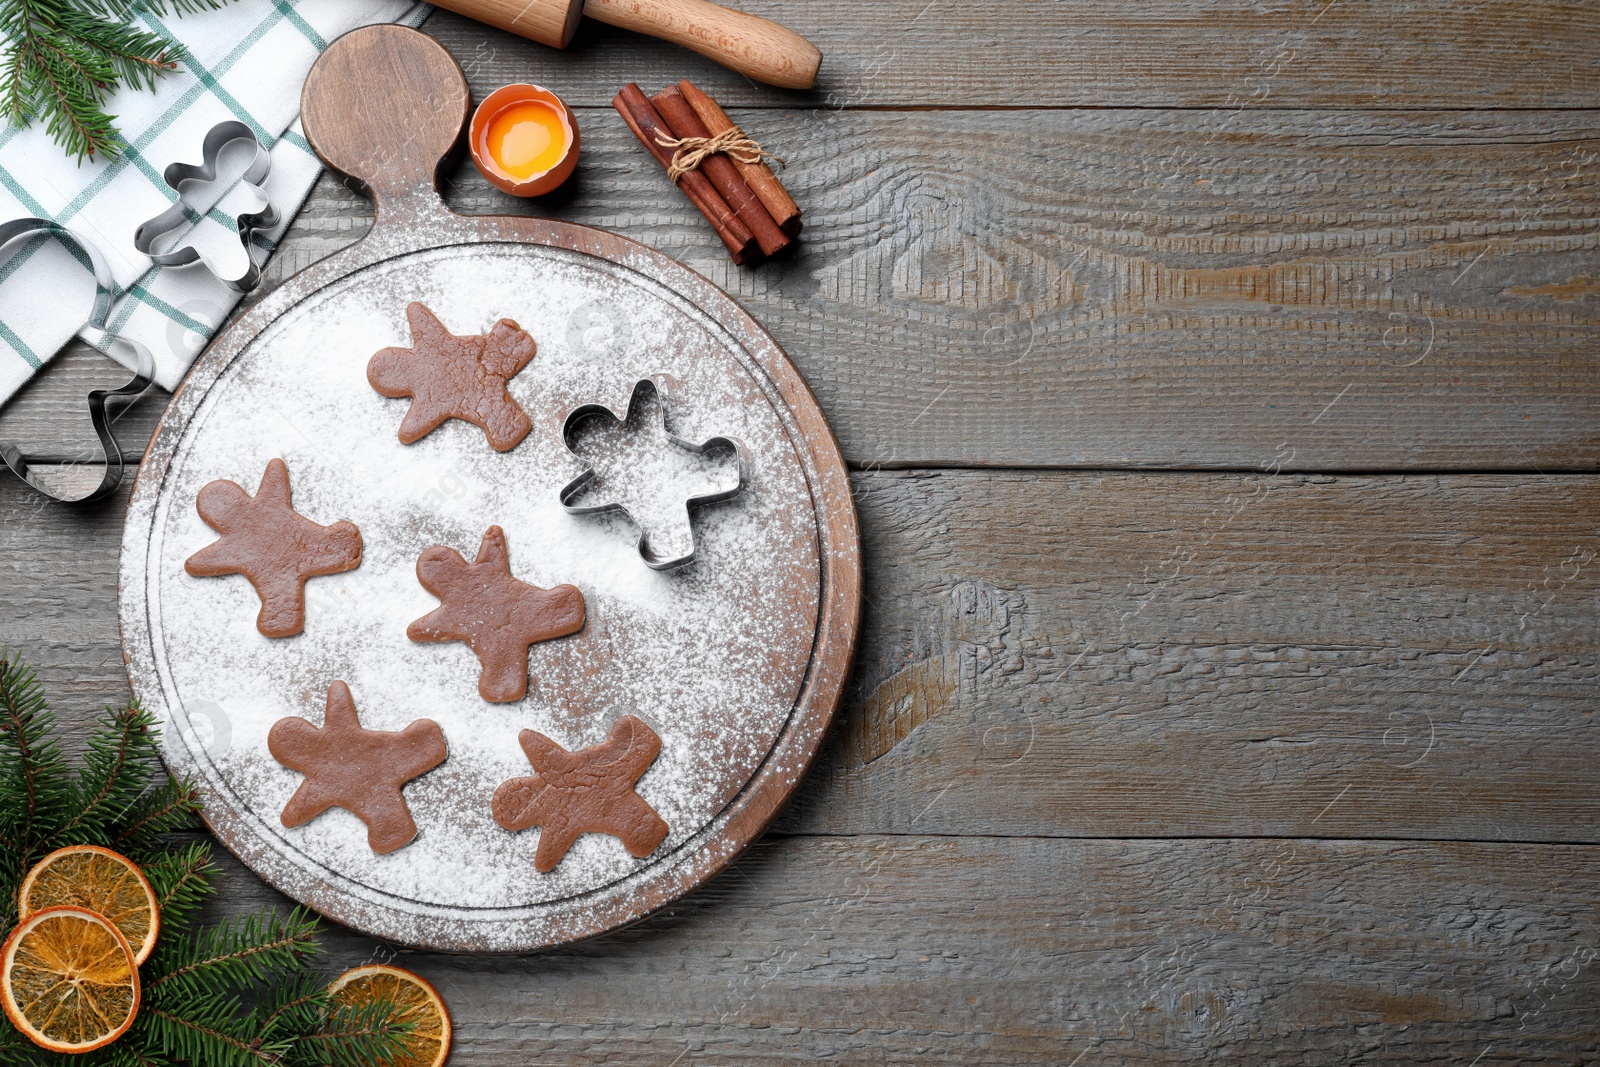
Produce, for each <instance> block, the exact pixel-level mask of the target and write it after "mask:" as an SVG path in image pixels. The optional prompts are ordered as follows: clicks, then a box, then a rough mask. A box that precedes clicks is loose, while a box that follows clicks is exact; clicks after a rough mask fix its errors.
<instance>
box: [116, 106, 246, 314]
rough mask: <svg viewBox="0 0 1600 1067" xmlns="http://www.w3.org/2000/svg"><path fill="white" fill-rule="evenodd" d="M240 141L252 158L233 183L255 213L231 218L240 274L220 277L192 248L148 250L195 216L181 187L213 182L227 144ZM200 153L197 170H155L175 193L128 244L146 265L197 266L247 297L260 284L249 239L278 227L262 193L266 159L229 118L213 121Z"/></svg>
mask: <svg viewBox="0 0 1600 1067" xmlns="http://www.w3.org/2000/svg"><path fill="white" fill-rule="evenodd" d="M244 140H248V141H249V142H250V143H251V144H253V145H255V148H256V154H255V158H254V159H252V160H251V161H250V165H249V166H247V167H246V168H245V170H244V173H243V174H242V175H240V176H239V182H240V184H242V185H244V186H245V187H247V188H248V189H249V190H250V191H251V192H252V193H254V194H255V200H256V202H257V208H256V210H254V211H247V212H245V213H244V214H242V215H240V216H238V217H237V218H236V219H235V220H234V223H235V225H236V226H237V227H238V230H239V243H240V244H242V245H243V246H244V257H245V262H246V263H248V264H249V267H248V268H247V269H246V270H245V272H244V274H243V275H242V276H240V277H238V278H224V277H223V276H222V275H221V273H219V272H218V270H217V267H216V264H215V263H213V262H212V261H211V259H210V258H209V257H207V256H206V255H205V254H204V253H203V252H201V251H199V250H198V249H196V248H195V247H194V246H193V245H187V244H180V245H179V246H178V247H176V248H174V249H172V250H170V251H167V252H154V251H151V249H153V248H154V247H155V243H156V242H157V241H158V240H160V239H161V238H163V237H165V236H166V235H167V234H169V233H172V232H173V231H174V230H177V229H179V228H180V227H182V226H184V225H185V224H186V223H188V222H189V220H190V219H191V218H192V217H194V216H196V214H197V212H196V211H195V208H194V205H192V204H190V203H189V201H188V200H187V199H186V198H185V197H184V195H183V183H184V182H190V181H204V182H214V181H216V180H217V157H218V156H220V155H221V154H222V150H223V149H224V148H226V147H227V146H228V145H230V144H232V143H233V142H235V141H244ZM201 152H202V154H203V155H204V157H205V158H204V159H203V161H202V162H201V163H200V165H199V166H198V167H195V166H191V165H189V164H187V163H170V164H168V165H167V169H166V170H164V171H162V172H161V177H162V179H163V180H165V181H166V183H167V184H168V185H169V186H171V187H172V191H173V192H175V193H177V194H178V200H177V202H176V203H174V204H173V205H172V206H171V207H169V208H167V210H165V211H163V212H162V213H161V214H159V215H157V216H156V217H155V218H153V219H149V220H147V221H145V222H142V223H140V224H139V228H138V229H137V230H134V231H133V246H134V247H135V248H137V249H138V250H139V251H141V252H143V253H144V254H145V255H147V256H149V257H150V259H151V261H152V262H154V263H157V264H159V265H160V266H163V267H182V266H185V265H187V264H190V263H194V262H199V263H200V264H202V265H203V266H204V267H205V268H206V269H207V270H209V271H210V272H211V273H212V274H214V275H216V277H217V279H218V280H219V281H221V282H222V283H223V284H225V285H227V286H228V288H230V289H233V290H235V291H236V292H240V293H248V292H249V291H250V290H252V289H254V288H255V287H256V286H257V285H259V284H260V282H261V266H260V264H258V263H257V262H256V259H255V256H253V255H251V254H250V238H251V237H252V236H253V235H254V234H255V232H256V231H257V230H267V229H271V228H272V227H274V226H276V225H277V224H278V209H277V208H275V207H273V206H272V202H271V201H270V200H269V199H267V194H266V192H265V191H264V190H263V189H262V185H264V184H265V183H266V180H267V175H269V174H271V173H272V156H271V155H270V154H269V153H268V152H267V150H266V148H264V147H263V146H262V144H261V142H260V141H259V140H257V139H256V135H255V132H254V131H253V130H251V129H250V127H248V126H246V125H245V124H244V123H242V122H238V121H235V120H230V121H228V122H219V123H217V124H216V125H215V126H213V127H211V129H210V130H209V131H208V132H207V133H206V139H205V143H204V145H203V146H202V149H201Z"/></svg>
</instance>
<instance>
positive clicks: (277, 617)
mask: <svg viewBox="0 0 1600 1067" xmlns="http://www.w3.org/2000/svg"><path fill="white" fill-rule="evenodd" d="M195 510H197V511H199V512H200V517H201V518H202V519H204V520H205V521H206V525H208V526H210V527H211V528H212V529H213V530H216V531H217V532H218V533H219V534H221V535H222V537H221V539H219V540H217V541H215V542H213V543H212V544H209V545H207V546H206V547H205V548H202V549H201V550H200V551H198V552H196V553H195V554H194V555H192V556H190V557H189V558H188V559H187V560H186V561H184V564H183V569H184V570H186V571H188V572H189V573H190V574H192V575H194V576H196V577H198V578H210V577H216V576H219V575H224V574H242V575H244V576H245V577H246V578H248V579H249V580H250V584H251V585H253V586H254V587H255V590H256V595H257V596H259V597H260V598H261V612H260V614H258V615H257V616H256V629H258V630H260V631H261V632H262V633H263V634H265V635H266V636H268V637H293V636H294V635H295V634H297V633H299V632H300V631H301V630H303V629H304V628H305V624H306V579H307V578H314V577H316V576H317V575H320V574H339V573H341V572H342V571H349V570H354V569H355V568H356V567H358V566H360V564H361V531H360V530H358V529H356V527H355V524H354V523H349V522H336V523H334V524H333V525H332V526H319V525H318V524H317V523H314V522H312V521H311V520H310V519H308V518H306V517H305V516H304V515H301V514H300V513H298V512H297V511H295V510H294V507H293V505H292V504H291V502H290V498H289V468H288V467H287V466H286V465H285V464H284V462H283V460H281V459H274V460H272V461H271V462H269V463H268V464H267V470H266V473H265V474H263V475H262V476H261V485H260V487H258V488H257V489H256V495H255V496H253V497H252V496H251V495H250V494H249V493H247V492H246V491H245V490H244V489H243V488H241V487H240V486H238V485H237V484H235V483H233V482H230V481H227V480H225V479H218V480H217V481H214V482H208V483H207V484H206V485H205V486H204V487H203V488H202V489H201V490H200V494H199V496H197V497H196V498H195Z"/></svg>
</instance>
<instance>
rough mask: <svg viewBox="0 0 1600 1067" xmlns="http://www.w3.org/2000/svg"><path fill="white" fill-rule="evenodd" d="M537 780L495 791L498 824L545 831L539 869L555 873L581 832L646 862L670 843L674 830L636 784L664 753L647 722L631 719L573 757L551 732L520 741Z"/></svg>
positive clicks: (536, 862) (526, 734) (530, 733)
mask: <svg viewBox="0 0 1600 1067" xmlns="http://www.w3.org/2000/svg"><path fill="white" fill-rule="evenodd" d="M518 741H520V742H521V743H522V751H523V752H525V753H527V756H528V762H529V763H531V764H533V769H534V770H535V771H537V772H538V775H537V776H536V777H532V778H512V779H511V780H510V781H507V782H502V783H501V785H500V788H499V789H496V790H495V791H494V801H493V811H494V821H495V822H497V823H499V824H500V825H501V826H503V827H505V828H506V829H507V830H511V831H517V830H526V829H528V828H529V827H532V826H537V827H540V830H539V848H538V850H537V851H535V852H534V855H533V867H534V870H536V871H538V872H539V873H540V874H548V873H550V872H551V871H553V870H555V868H556V864H558V863H560V862H561V860H562V859H563V858H564V857H565V856H566V854H567V850H568V849H570V848H571V847H572V845H573V842H575V841H577V840H578V836H579V835H580V834H588V833H596V834H611V835H612V836H613V837H618V838H621V839H622V844H623V846H624V847H625V848H627V850H628V855H630V856H633V857H634V858H635V859H643V858H644V857H646V856H648V855H650V853H652V852H654V851H655V850H656V848H657V846H659V845H660V844H661V842H662V841H664V840H665V839H666V836H667V824H666V822H665V820H663V819H662V818H661V816H659V815H657V814H656V810H655V809H654V808H652V807H651V806H650V805H649V804H648V803H646V802H645V799H644V798H643V797H641V796H640V795H639V794H638V793H637V792H635V791H634V784H635V783H636V782H638V781H639V778H640V777H641V776H642V775H643V774H644V772H645V771H647V770H649V768H650V764H652V763H654V762H655V758H656V756H657V755H658V754H659V753H660V752H661V738H660V737H659V736H658V735H657V734H656V732H655V731H654V730H652V729H650V727H649V726H648V725H646V724H645V722H644V720H642V719H639V718H636V717H635V716H632V715H624V716H623V717H622V718H620V719H618V720H617V721H616V724H615V725H614V726H612V727H611V736H609V737H607V738H606V739H605V740H604V741H602V742H601V743H600V744H598V745H595V746H594V747H593V748H584V749H579V750H578V751H576V752H568V751H567V750H566V749H564V748H562V747H561V746H560V745H558V744H556V743H555V742H554V741H552V740H550V739H549V738H548V737H546V736H545V735H544V734H541V733H539V732H537V731H535V730H524V731H522V734H521V735H520V736H519V737H518Z"/></svg>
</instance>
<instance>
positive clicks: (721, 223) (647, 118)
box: [611, 82, 756, 264]
mask: <svg viewBox="0 0 1600 1067" xmlns="http://www.w3.org/2000/svg"><path fill="white" fill-rule="evenodd" d="M611 106H612V107H614V108H616V109H617V114H619V115H621V116H622V121H624V122H626V123H627V124H628V128H629V129H630V130H632V131H633V135H634V136H635V137H637V138H639V141H640V143H641V144H643V145H644V146H645V149H646V150H647V151H649V153H650V154H651V155H652V156H653V157H655V160H656V162H657V163H660V164H661V166H662V167H664V168H667V167H671V166H672V150H671V149H670V148H667V147H665V146H664V145H662V144H660V143H659V142H658V140H657V139H658V138H666V137H670V136H671V134H670V132H669V130H668V128H667V124H666V122H665V121H663V120H662V118H661V116H660V115H659V114H657V113H656V109H655V108H654V107H652V106H651V105H650V101H649V100H647V99H645V95H644V93H643V92H642V91H640V89H639V87H638V86H637V85H635V84H634V83H633V82H629V83H628V84H627V85H624V86H623V87H622V90H621V91H620V92H619V93H617V95H616V96H614V97H612V99H611ZM678 188H680V189H682V190H683V192H684V195H685V196H687V197H688V198H689V202H690V203H692V204H694V206H695V207H696V208H698V209H699V211H700V214H702V215H704V216H705V217H706V221H707V222H709V223H711V228H712V229H714V230H716V231H717V236H718V237H720V238H721V239H722V243H723V244H724V245H726V246H727V249H728V253H729V255H731V256H733V262H734V263H735V264H741V263H744V262H745V261H746V260H748V259H749V258H750V257H751V256H752V255H754V254H755V251H756V241H755V237H754V236H753V235H752V234H751V233H750V230H749V228H748V227H747V226H745V224H744V223H742V222H740V221H739V216H738V215H736V214H734V211H733V209H732V208H730V207H729V206H728V203H727V201H725V200H723V199H722V197H721V196H720V195H718V193H717V191H716V189H714V188H713V187H712V185H711V182H710V181H709V180H708V179H707V178H706V176H705V175H704V174H701V173H700V172H699V171H690V172H688V173H687V174H685V175H684V176H683V177H681V178H679V179H678Z"/></svg>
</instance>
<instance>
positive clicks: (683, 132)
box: [650, 89, 790, 256]
mask: <svg viewBox="0 0 1600 1067" xmlns="http://www.w3.org/2000/svg"><path fill="white" fill-rule="evenodd" d="M650 102H651V103H652V104H654V105H655V108H656V112H657V113H658V114H659V115H660V116H661V117H662V118H664V119H666V120H667V125H668V126H670V127H671V128H672V132H673V133H674V134H676V135H677V136H679V137H686V138H687V137H703V138H710V136H711V131H710V130H708V129H706V124H705V123H703V122H701V121H700V116H699V115H696V114H695V112H694V108H692V107H690V106H689V101H687V100H685V99H684V98H683V94H682V93H680V92H678V90H676V89H663V90H662V91H661V92H659V93H657V94H656V95H654V96H652V97H651V98H650ZM699 169H700V170H701V171H702V172H704V174H705V176H706V177H707V178H710V179H711V184H712V185H714V186H716V187H717V192H719V193H721V194H722V198H723V199H724V200H726V201H727V202H728V206H729V207H731V208H733V210H734V211H736V212H738V214H739V218H740V220H741V221H742V222H743V223H744V224H745V225H746V226H748V227H750V232H751V233H753V234H755V235H756V244H758V245H760V246H761V251H762V254H764V255H768V256H770V255H774V254H776V253H778V252H781V251H783V249H785V248H787V247H788V245H789V240H790V238H789V235H788V234H786V233H784V232H783V231H782V230H780V229H778V224H777V223H776V222H775V221H773V218H772V216H771V215H769V214H767V209H766V208H764V207H762V206H761V201H760V200H758V199H756V194H755V193H753V192H751V191H750V187H749V186H748V185H746V184H745V182H744V179H743V178H741V177H740V176H739V171H738V168H736V167H735V166H734V165H733V160H731V159H729V158H728V157H727V156H725V155H723V154H722V153H721V152H716V153H713V154H712V155H709V156H707V157H706V158H705V159H703V160H701V161H700V168H699Z"/></svg>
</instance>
